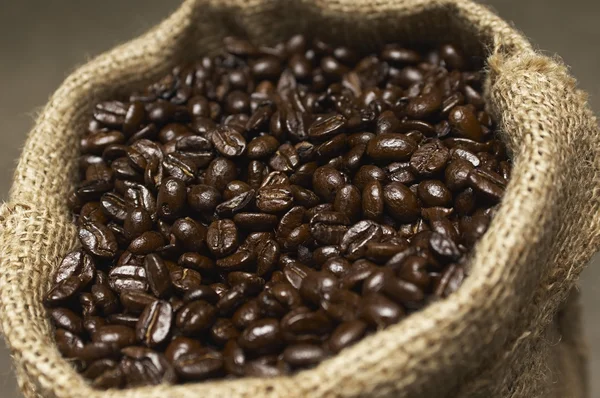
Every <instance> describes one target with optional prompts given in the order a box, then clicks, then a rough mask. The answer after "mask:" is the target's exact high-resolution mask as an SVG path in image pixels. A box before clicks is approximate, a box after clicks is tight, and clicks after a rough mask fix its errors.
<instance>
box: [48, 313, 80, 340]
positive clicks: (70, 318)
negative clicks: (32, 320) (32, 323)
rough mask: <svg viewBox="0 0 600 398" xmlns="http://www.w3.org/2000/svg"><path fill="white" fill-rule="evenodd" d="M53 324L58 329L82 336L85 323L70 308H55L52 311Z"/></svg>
mask: <svg viewBox="0 0 600 398" xmlns="http://www.w3.org/2000/svg"><path fill="white" fill-rule="evenodd" d="M50 317H51V318H52V322H53V323H54V325H55V326H56V327H57V328H61V329H65V330H68V331H69V332H71V333H73V334H76V335H80V334H81V333H82V332H83V321H82V319H81V317H80V316H79V315H77V314H76V313H74V312H73V311H71V310H70V309H68V308H53V309H52V310H51V311H50Z"/></svg>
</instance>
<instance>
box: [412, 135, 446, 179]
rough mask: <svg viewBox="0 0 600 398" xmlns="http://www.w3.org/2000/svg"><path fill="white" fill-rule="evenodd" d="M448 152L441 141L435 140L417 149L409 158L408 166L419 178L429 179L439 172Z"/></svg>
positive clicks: (444, 163)
mask: <svg viewBox="0 0 600 398" xmlns="http://www.w3.org/2000/svg"><path fill="white" fill-rule="evenodd" d="M449 158H450V151H449V150H448V148H446V147H445V146H444V144H442V142H441V141H439V140H435V141H432V142H429V143H427V144H425V145H423V146H421V147H419V148H418V149H417V150H416V151H415V152H414V153H413V155H412V156H411V158H410V166H411V168H412V169H413V170H414V172H415V173H417V174H418V175H420V176H423V177H429V176H433V175H435V174H437V173H438V172H440V171H441V170H442V169H443V168H444V166H445V165H446V162H448V159H449Z"/></svg>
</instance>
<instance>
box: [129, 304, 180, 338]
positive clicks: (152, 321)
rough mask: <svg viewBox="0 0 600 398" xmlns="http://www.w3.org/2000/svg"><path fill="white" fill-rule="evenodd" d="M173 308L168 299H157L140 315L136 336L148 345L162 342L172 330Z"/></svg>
mask: <svg viewBox="0 0 600 398" xmlns="http://www.w3.org/2000/svg"><path fill="white" fill-rule="evenodd" d="M172 319H173V308H172V307H171V304H169V303H168V302H166V301H160V300H156V301H154V302H153V303H152V304H150V305H148V306H147V307H146V309H145V310H144V312H142V314H141V315H140V319H139V320H138V322H137V325H136V337H137V339H138V341H141V342H143V343H144V344H146V345H147V346H148V347H155V346H157V345H160V344H162V343H163V342H164V341H165V340H166V339H167V337H168V336H169V333H170V331H171V323H172Z"/></svg>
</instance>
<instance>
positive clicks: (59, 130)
mask: <svg viewBox="0 0 600 398" xmlns="http://www.w3.org/2000/svg"><path fill="white" fill-rule="evenodd" d="M242 3H243V2H241V1H235V0H229V1H227V2H219V3H218V4H217V3H216V2H210V1H194V0H190V1H187V2H185V3H184V4H183V6H182V7H181V8H180V9H178V10H177V11H176V12H175V13H174V14H173V15H172V16H171V17H169V18H168V19H167V20H166V21H165V22H163V23H162V24H161V25H159V26H158V27H156V28H154V29H153V30H151V31H150V32H149V33H147V34H146V35H144V36H142V37H141V38H139V39H136V40H135V41H132V42H130V43H127V44H125V45H123V46H120V47H118V48H116V49H115V50H112V51H110V52H108V53H106V54H103V55H101V56H99V57H98V58H96V59H95V60H93V61H91V62H90V63H88V64H87V65H85V66H84V67H82V68H80V69H79V70H78V71H76V72H75V73H74V74H72V75H71V76H70V77H69V78H68V79H67V80H66V81H65V83H64V84H63V85H62V86H61V88H59V90H58V91H57V92H56V94H55V95H54V96H53V97H52V98H51V100H50V102H49V104H48V105H47V106H46V108H45V109H44V111H43V112H42V113H41V115H40V117H39V118H38V121H37V123H36V126H35V127H34V129H33V131H32V132H31V134H30V136H29V138H28V140H27V143H26V145H25V149H24V155H23V156H22V158H21V160H20V162H19V167H18V168H17V173H16V175H15V184H14V185H13V188H12V191H11V202H10V204H9V205H7V206H5V209H6V208H9V209H10V211H4V212H3V215H2V217H0V221H1V222H2V225H3V226H4V228H3V231H2V232H1V235H0V244H2V247H3V248H5V250H6V251H7V253H5V255H3V256H2V259H1V260H0V264H1V267H2V274H1V275H0V305H1V309H2V313H3V315H2V316H0V320H1V321H2V326H3V329H4V331H5V333H6V339H7V342H8V344H9V346H10V347H11V350H12V352H13V354H14V357H15V363H16V367H17V372H18V374H19V380H20V384H21V386H22V389H24V391H27V394H28V395H30V396H35V395H36V394H40V395H41V396H44V397H46V396H57V397H75V396H83V395H87V396H103V397H104V396H115V397H116V396H119V397H128V396H132V397H133V396H156V397H158V396H195V395H197V394H202V393H210V394H211V395H216V396H220V395H223V396H225V395H226V396H251V395H252V396H253V395H261V394H266V393H268V394H270V395H273V396H309V395H310V396H320V395H323V396H325V395H344V396H358V395H361V394H363V395H365V394H370V395H373V396H384V395H390V394H392V395H394V396H416V395H417V394H428V395H427V396H444V394H448V392H449V391H454V392H456V393H461V394H463V393H464V396H471V394H480V393H482V392H494V393H496V392H497V393H500V394H502V395H494V396H524V395H519V394H521V393H522V392H523V391H528V390H527V389H526V388H527V384H530V383H531V380H532V378H531V377H529V376H528V375H529V374H535V377H538V376H539V373H540V370H539V369H538V370H535V371H532V365H527V364H526V365H524V367H525V369H526V370H529V371H530V372H525V373H524V374H523V373H522V372H521V373H519V372H518V371H516V370H510V371H507V370H506V369H499V370H498V369H495V368H494V363H499V364H503V365H506V361H505V360H504V361H500V362H498V359H503V358H507V357H508V358H510V357H511V355H516V354H514V353H518V351H519V349H514V348H513V347H522V346H523V345H528V344H529V345H531V346H532V347H534V346H536V345H538V344H539V342H540V339H541V336H542V335H543V333H544V332H543V331H544V330H545V329H546V328H547V327H548V325H550V324H551V323H552V321H553V318H554V315H555V313H556V311H557V309H558V307H559V304H560V303H562V302H564V301H565V300H566V295H567V293H568V291H569V290H570V288H571V287H572V286H573V284H574V281H575V279H576V278H577V276H578V275H579V273H580V271H581V268H582V266H583V264H585V262H586V261H587V260H588V259H589V257H590V256H591V254H592V253H593V252H594V251H595V249H596V248H597V247H598V235H599V233H598V231H599V229H598V217H597V210H598V187H599V186H600V184H599V181H598V175H599V174H598V170H599V167H598V161H597V159H598V156H597V155H598V154H597V149H595V148H596V146H594V145H595V144H596V143H597V141H598V140H597V139H598V129H597V124H596V121H595V119H594V117H593V115H592V114H591V112H590V111H589V109H588V108H587V105H586V100H585V98H584V96H583V93H581V92H580V91H577V90H576V89H575V84H574V80H573V79H572V78H570V77H569V75H568V73H567V71H566V69H565V68H564V67H562V66H561V65H559V64H558V63H556V62H554V61H553V60H550V59H548V58H547V57H543V56H540V55H537V54H536V53H534V52H533V51H532V50H531V47H530V45H529V44H528V43H527V42H526V40H525V39H524V38H523V37H521V36H520V35H519V34H518V33H516V32H515V31H514V30H513V29H512V28H511V27H510V26H509V25H508V24H506V23H505V22H503V21H502V20H500V19H499V18H497V17H496V16H495V15H493V14H492V13H490V12H489V11H487V10H486V9H485V8H483V7H481V6H478V5H476V4H473V3H471V2H469V1H463V0H438V1H430V2H427V1H423V0H407V1H387V2H382V3H381V4H380V3H377V4H375V5H372V4H370V2H368V1H350V0H344V1H329V2H325V1H312V2H311V1H303V2H301V3H300V4H299V5H298V6H297V7H298V8H299V9H300V10H301V12H304V13H305V15H313V16H314V15H317V14H318V15H319V17H320V18H322V19H323V20H325V21H327V22H328V23H331V24H333V26H337V25H335V24H336V23H338V24H339V23H340V22H339V21H338V20H339V19H340V15H342V16H344V15H346V14H343V13H344V12H347V11H348V10H352V11H353V15H352V17H351V18H353V19H360V18H364V17H366V16H368V18H369V20H370V19H371V18H377V17H378V15H379V16H380V14H381V12H382V9H381V7H384V9H383V11H385V12H388V13H392V15H393V13H398V15H404V14H400V13H401V12H402V13H405V14H406V15H408V14H412V15H418V14H419V13H425V12H427V11H428V10H431V9H433V8H436V7H437V8H440V9H443V10H444V12H446V11H448V12H450V13H451V14H452V15H451V17H452V18H455V19H456V20H458V21H460V23H462V24H466V25H465V26H468V27H469V29H470V30H471V31H472V32H470V33H469V34H473V33H474V32H478V34H477V36H478V38H480V39H482V40H484V41H485V42H486V43H488V44H489V46H490V47H491V48H493V58H492V59H491V62H490V68H491V69H490V78H489V80H488V95H489V99H490V103H491V104H492V105H495V106H493V107H492V108H494V109H492V111H494V113H495V114H496V115H497V116H498V117H500V120H501V121H502V123H501V125H502V126H503V128H504V129H505V132H506V139H507V142H508V143H509V145H510V146H511V148H513V149H514V150H515V169H514V176H513V180H512V181H511V184H510V185H509V188H508V191H507V194H506V197H505V200H504V202H503V205H502V206H501V209H500V211H499V213H498V217H497V218H496V219H495V221H494V222H493V223H492V225H491V227H490V230H489V233H488V234H487V235H486V236H484V238H483V239H482V241H481V242H480V244H479V245H478V247H477V250H476V252H475V254H474V257H473V260H472V275H471V276H470V278H469V279H468V280H467V282H466V283H465V285H464V286H463V287H462V288H461V290H460V291H459V292H457V293H456V294H455V295H453V296H451V297H450V298H449V299H447V300H445V301H443V302H439V303H436V304H434V305H432V306H430V307H429V308H427V309H426V310H424V311H423V312H421V313H418V314H415V315H413V316H411V318H410V319H409V320H407V321H405V322H401V323H400V324H398V325H395V326H393V327H391V328H389V329H387V330H385V331H381V332H379V333H377V334H376V335H374V336H371V337H369V338H367V339H365V340H364V341H362V342H360V343H358V344H357V345H356V346H354V347H352V348H350V349H348V350H346V351H345V352H344V353H342V354H341V355H338V356H337V357H335V358H332V359H331V360H328V361H326V362H325V363H323V364H322V365H321V366H319V367H318V368H316V369H314V370H309V371H304V372H301V373H299V374H298V375H295V376H292V377H286V378H279V379H270V380H257V379H244V380H239V381H226V382H208V383H202V384H191V385H184V386H175V387H169V386H160V387H156V388H152V389H149V388H141V389H131V390H127V391H110V392H98V391H94V390H92V389H90V388H89V387H87V385H86V384H85V382H84V381H83V380H82V379H81V378H80V377H79V376H78V375H77V374H76V373H75V371H74V370H73V369H72V368H71V367H70V365H68V363H67V362H66V361H65V360H63V359H62V358H61V357H60V354H59V353H58V352H57V350H56V349H55V348H54V347H53V346H52V342H51V338H50V336H49V333H48V332H49V325H48V322H47V320H45V317H44V312H43V308H42V307H41V300H40V297H41V295H42V294H43V293H44V292H45V291H46V289H47V288H48V286H47V283H43V282H41V281H40V279H43V276H44V275H48V274H49V273H50V272H52V270H53V269H55V267H56V263H57V261H58V257H59V256H60V255H62V254H64V252H65V251H66V250H67V249H68V248H70V247H72V246H73V245H74V244H75V240H74V239H71V240H70V241H68V242H66V243H65V242H63V241H60V240H57V239H56V237H67V236H71V237H73V236H74V234H73V226H72V224H71V217H70V215H69V213H68V210H67V208H66V204H65V202H64V198H65V197H66V194H67V193H68V191H69V189H70V188H69V187H70V186H71V181H72V180H73V178H74V170H75V167H74V162H75V159H74V157H73V156H71V157H68V156H67V157H65V158H62V157H61V156H60V155H62V154H63V153H66V152H68V150H67V149H66V148H69V147H71V148H73V147H76V131H78V129H79V128H81V126H82V122H83V120H84V118H85V116H86V115H88V114H89V110H90V109H91V106H92V104H93V102H95V101H96V100H97V99H98V98H107V97H108V96H110V95H112V94H114V93H115V88H114V87H115V86H116V85H117V84H118V86H119V90H123V91H127V90H128V89H130V88H131V87H132V86H133V85H136V84H139V82H143V81H147V80H149V79H152V78H155V77H157V76H158V75H160V74H161V73H164V72H165V71H166V70H168V69H169V67H170V66H172V65H173V64H174V63H176V62H178V61H179V60H181V56H180V55H181V54H179V53H177V51H176V49H177V48H179V47H180V46H190V48H198V47H202V48H205V49H206V50H209V49H214V48H215V46H216V45H217V44H216V43H215V42H216V41H219V39H220V37H213V40H212V41H210V42H208V41H207V42H206V43H204V42H203V40H204V38H205V37H212V36H210V35H209V33H211V30H212V29H213V24H215V23H218V22H219V20H220V19H219V18H224V19H231V17H230V16H231V15H236V18H235V19H236V20H237V23H238V24H240V25H242V26H243V29H242V30H243V31H244V33H247V34H248V36H250V37H253V38H259V39H261V38H262V37H261V36H263V35H264V38H265V40H269V39H272V38H273V36H276V35H277V34H279V33H280V31H274V32H271V33H268V32H265V28H264V26H262V25H261V24H260V23H258V22H257V21H259V19H260V18H263V17H264V16H269V15H271V16H272V15H278V14H280V13H281V11H280V10H279V7H278V4H280V2H276V1H266V0H253V1H251V2H245V3H244V4H243V5H242ZM207 7H211V8H210V10H211V11H210V12H208V11H207ZM378 7H379V8H378ZM408 10H410V11H408ZM340 13H342V14H340ZM215 16H219V18H215ZM346 23H347V21H346ZM465 30H466V29H465ZM220 35H221V36H222V35H223V34H220ZM173 43H177V44H178V46H174V45H173ZM507 76H509V77H510V78H507ZM522 82H528V83H529V86H531V87H525V88H523V87H521V85H522V84H521V83H522ZM532 87H533V88H532ZM540 93H542V94H545V95H546V97H547V98H538V97H537V96H539V95H540ZM523 106H525V107H527V109H528V113H527V114H525V115H520V114H518V112H508V113H507V112H506V110H507V109H510V110H515V109H519V108H520V107H523ZM542 111H543V112H542ZM531 112H533V113H531ZM535 112H538V114H541V115H543V116H544V117H546V116H550V117H549V118H548V120H539V123H532V116H531V115H532V114H533V115H535ZM534 119H535V118H534ZM524 148H525V149H524ZM71 151H72V149H71ZM40 155H45V156H40ZM575 155H577V156H581V157H582V158H583V159H584V160H585V161H584V162H582V164H579V165H573V162H574V160H573V158H574V156H575ZM65 159H66V161H65ZM532 166H534V167H533V171H532V170H530V169H531V168H532ZM565 170H567V171H568V173H563V174H567V175H561V171H562V172H564V171H565ZM48 171H52V173H48ZM533 172H536V173H538V175H537V176H536V175H532V173H533ZM569 180H572V181H575V182H576V183H581V182H583V181H587V182H588V183H589V186H588V188H587V189H586V190H585V191H584V190H583V189H581V187H578V186H577V184H573V183H572V182H571V181H569ZM552 184H559V185H558V186H559V188H560V189H557V188H556V187H554V188H552V187H550V185H552ZM549 192H550V193H551V194H549V195H548V193H549ZM540 193H543V194H544V195H542V196H541V197H538V196H537V194H540ZM561 201H562V202H561ZM570 203H574V204H576V206H575V208H576V210H569V206H567V205H568V204H570ZM583 204H584V205H583ZM564 209H567V210H568V213H569V214H559V213H560V212H559V210H560V211H562V210H564ZM545 213H549V214H550V215H552V217H548V216H547V214H546V215H545ZM500 220H501V221H500ZM524 220H537V221H539V224H538V225H527V223H526V222H524ZM565 221H567V222H565ZM575 222H577V223H579V225H581V226H582V227H581V231H582V232H581V235H582V237H579V238H576V237H574V236H573V231H572V229H570V227H571V226H572V225H573V224H574V223H575ZM493 237H501V238H502V245H498V244H497V242H495V240H496V239H494V238H493ZM581 239H585V240H586V248H585V249H584V248H582V247H581V246H582V242H581ZM523 240H526V241H527V242H529V245H531V244H532V243H533V244H535V245H538V246H539V247H543V248H544V249H546V248H552V247H553V246H552V245H554V244H557V243H560V244H561V247H562V250H556V249H552V250H544V251H536V250H530V248H528V247H523V246H522V244H521V242H522V241H523ZM574 248H575V249H577V251H576V256H575V258H572V256H571V254H572V253H573V252H574V251H573V249H574ZM38 253H42V254H43V255H42V256H38V255H37V254H38ZM48 253H50V254H51V256H48V255H47V254H48ZM528 262H530V263H533V264H541V265H542V267H539V269H533V270H527V269H524V267H523V265H524V264H527V263H528ZM33 264H35V265H36V268H35V270H36V272H35V273H34V275H29V274H28V275H23V272H22V270H23V269H25V270H28V271H30V270H32V269H33V268H32V267H31V266H32V265H33ZM561 265H564V266H561ZM544 266H546V267H550V269H549V270H548V269H544ZM524 275H526V276H527V277H526V278H525V277H523V276H524ZM532 275H533V277H532ZM36 278H37V279H36ZM521 279H522V280H523V282H522V283H519V281H520V280H521ZM507 287H508V288H510V289H513V290H512V291H507ZM519 289H523V290H528V293H527V294H523V295H522V297H521V298H520V299H519V300H515V301H511V302H509V303H508V304H510V305H509V306H508V307H506V308H501V309H500V308H497V305H496V306H495V305H494V304H497V303H498V302H501V303H504V302H506V301H507V297H508V296H510V295H512V294H514V293H515V290H519ZM548 297H550V298H551V299H550V300H546V299H547V298H548ZM478 300H480V301H481V302H479V301H478ZM540 301H544V302H543V303H540ZM546 301H547V302H546ZM490 319H491V320H493V324H492V325H490V324H488V323H489V320H490ZM474 326H476V327H474ZM478 330H479V332H478ZM482 330H486V333H482V332H481V331H482ZM477 340H479V341H477ZM447 345H450V346H451V347H452V351H449V350H448V349H447ZM445 347H446V348H445ZM482 352H483V354H482ZM522 362H527V361H522ZM511 364H513V363H512V362H511ZM496 366H499V365H496ZM505 367H506V366H505ZM515 369H519V366H515ZM521 370H522V369H521ZM496 371H497V372H498V374H500V375H502V377H504V378H505V380H502V381H501V382H500V388H498V385H499V382H498V380H499V379H498V376H497V375H494V376H493V377H490V376H488V377H487V378H486V375H487V374H489V373H494V372H496ZM542 372H543V371H542ZM481 375H483V376H484V379H483V380H482V379H481V377H480V376H481ZM535 377H534V378H533V379H535ZM473 383H475V384H477V385H478V387H477V389H474V390H471V391H474V392H471V391H469V386H470V385H473ZM523 388H525V390H524V389H523ZM540 391H541V390H540ZM472 396H476V395H472ZM477 396H480V395H477ZM530 396H534V395H530Z"/></svg>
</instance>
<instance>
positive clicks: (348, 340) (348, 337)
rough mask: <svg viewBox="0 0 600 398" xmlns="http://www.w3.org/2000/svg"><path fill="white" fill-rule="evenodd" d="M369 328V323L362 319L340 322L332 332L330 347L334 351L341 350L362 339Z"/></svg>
mask: <svg viewBox="0 0 600 398" xmlns="http://www.w3.org/2000/svg"><path fill="white" fill-rule="evenodd" d="M366 330H367V324H366V323H364V322H363V321H360V320H353V321H348V322H344V323H342V324H340V325H339V326H338V327H337V328H336V329H335V330H334V331H333V333H332V334H331V339H330V340H329V348H330V349H331V351H333V352H340V351H341V350H343V349H344V348H346V347H348V346H350V345H352V344H354V343H356V342H357V341H358V340H360V339H361V338H362V337H363V336H364V334H365V332H366Z"/></svg>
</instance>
